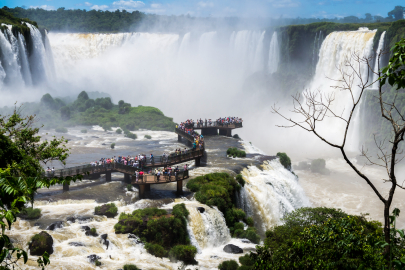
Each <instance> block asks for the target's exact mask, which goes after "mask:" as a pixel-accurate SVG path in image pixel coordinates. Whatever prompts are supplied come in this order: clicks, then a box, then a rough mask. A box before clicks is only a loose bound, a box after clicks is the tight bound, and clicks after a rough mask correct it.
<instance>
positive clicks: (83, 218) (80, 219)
mask: <svg viewBox="0 0 405 270" xmlns="http://www.w3.org/2000/svg"><path fill="white" fill-rule="evenodd" d="M76 219H77V221H78V222H79V223H84V222H89V221H90V220H92V219H94V217H93V216H78V217H76Z"/></svg>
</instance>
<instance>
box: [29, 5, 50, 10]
mask: <svg viewBox="0 0 405 270" xmlns="http://www.w3.org/2000/svg"><path fill="white" fill-rule="evenodd" d="M30 8H42V9H44V10H55V7H54V6H48V5H42V6H30Z"/></svg>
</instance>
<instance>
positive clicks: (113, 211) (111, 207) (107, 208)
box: [94, 203, 118, 218]
mask: <svg viewBox="0 0 405 270" xmlns="http://www.w3.org/2000/svg"><path fill="white" fill-rule="evenodd" d="M94 214H95V215H104V216H107V217H110V218H112V217H115V216H116V215H117V214H118V208H117V206H116V205H115V203H107V204H103V205H102V206H96V207H95V208H94Z"/></svg>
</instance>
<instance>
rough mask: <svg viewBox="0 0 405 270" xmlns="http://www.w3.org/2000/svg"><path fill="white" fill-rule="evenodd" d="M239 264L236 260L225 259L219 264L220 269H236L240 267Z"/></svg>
mask: <svg viewBox="0 0 405 270" xmlns="http://www.w3.org/2000/svg"><path fill="white" fill-rule="evenodd" d="M238 267H239V265H238V263H237V262H236V261H235V260H229V261H224V262H222V263H221V264H220V265H218V269H219V270H235V269H238Z"/></svg>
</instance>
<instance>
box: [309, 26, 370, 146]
mask: <svg viewBox="0 0 405 270" xmlns="http://www.w3.org/2000/svg"><path fill="white" fill-rule="evenodd" d="M375 33H376V30H371V31H370V30H369V29H367V28H360V29H359V30H358V31H342V32H332V33H330V34H329V35H328V36H327V37H326V38H325V40H324V41H323V42H322V46H321V49H320V51H319V61H318V64H317V66H316V71H315V75H314V77H313V79H312V81H311V83H310V85H309V87H308V88H309V89H310V90H311V91H317V90H320V91H321V92H322V94H323V95H333V96H334V98H335V100H334V102H333V103H332V105H331V106H330V108H331V109H332V110H334V112H335V114H337V115H341V114H342V113H343V115H342V116H343V117H348V114H349V113H350V110H349V109H348V108H351V105H352V98H351V95H350V92H349V91H341V90H340V89H336V88H334V87H341V86H342V82H341V80H342V74H341V72H340V71H339V69H338V68H341V69H342V70H343V71H345V72H348V73H352V72H353V71H351V70H350V69H349V68H348V67H347V63H350V64H351V65H352V66H353V67H354V68H355V69H356V70H360V73H359V74H360V76H361V78H362V79H363V81H366V80H367V79H368V77H369V69H368V66H367V65H366V64H363V63H361V64H359V63H358V62H356V61H355V58H354V57H352V55H353V54H354V53H356V54H357V55H358V56H359V57H360V58H363V57H367V58H368V57H370V56H371V55H372V54H373V38H374V36H375ZM359 65H360V66H359ZM359 82H360V78H356V77H355V78H354V82H353V83H352V93H353V96H354V98H355V99H356V98H358V96H359V94H360V90H361V89H360V88H359V87H358V84H359ZM345 108H346V109H345ZM358 121H359V113H357V110H356V112H355V115H354V116H353V120H352V124H351V127H352V128H350V129H349V135H348V139H349V140H348V142H347V144H346V145H347V146H348V148H349V149H350V150H352V151H357V150H358V149H357V147H358V143H359V132H358V128H357V127H358V126H359V125H358ZM318 123H319V122H318ZM343 125H344V122H343V121H340V120H339V119H336V118H333V117H332V118H328V119H326V121H323V122H320V123H319V124H318V128H319V129H318V130H320V131H321V134H322V136H324V137H326V139H328V140H332V142H335V141H334V139H338V141H339V143H340V141H341V138H342V135H343V132H344V128H343ZM332 127H333V128H332ZM336 142H337V141H336Z"/></svg>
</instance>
